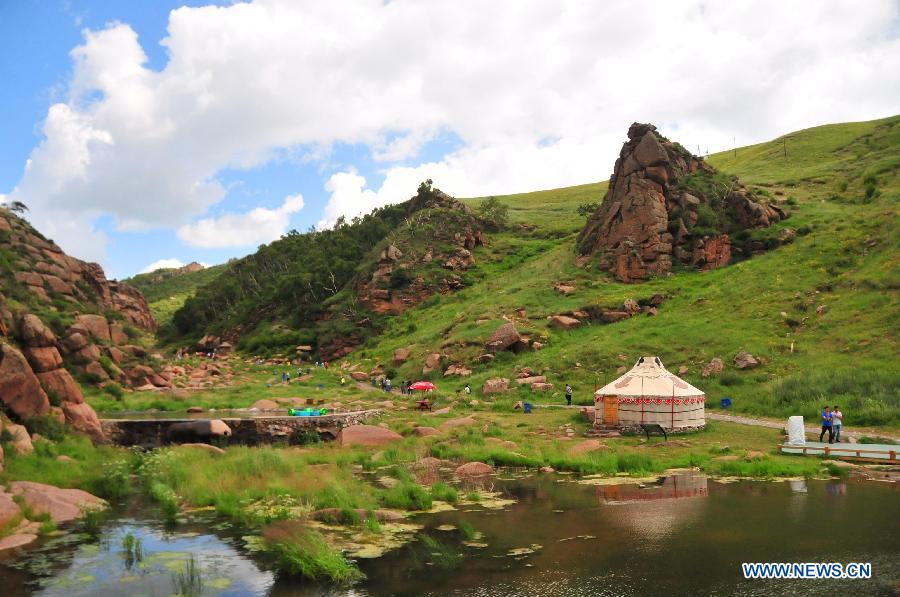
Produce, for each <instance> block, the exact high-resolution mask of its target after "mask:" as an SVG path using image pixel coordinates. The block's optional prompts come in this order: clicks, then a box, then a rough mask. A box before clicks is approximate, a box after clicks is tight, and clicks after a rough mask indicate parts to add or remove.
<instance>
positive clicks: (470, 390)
mask: <svg viewBox="0 0 900 597" xmlns="http://www.w3.org/2000/svg"><path fill="white" fill-rule="evenodd" d="M465 392H466V396H471V395H472V386H470V385H469V384H466V390H465Z"/></svg>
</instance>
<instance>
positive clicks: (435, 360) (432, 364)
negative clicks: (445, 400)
mask: <svg viewBox="0 0 900 597" xmlns="http://www.w3.org/2000/svg"><path fill="white" fill-rule="evenodd" d="M443 358H444V355H442V354H441V353H439V352H433V353H431V354H429V355H428V356H426V357H425V366H424V367H422V375H428V374H429V373H431V372H433V371H436V370H437V369H438V367H440V366H441V360H442V359H443Z"/></svg>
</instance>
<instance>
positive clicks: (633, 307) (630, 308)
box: [622, 299, 641, 315]
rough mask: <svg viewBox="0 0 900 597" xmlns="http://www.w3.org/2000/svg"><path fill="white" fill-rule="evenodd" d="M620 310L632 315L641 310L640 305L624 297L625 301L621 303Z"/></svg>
mask: <svg viewBox="0 0 900 597" xmlns="http://www.w3.org/2000/svg"><path fill="white" fill-rule="evenodd" d="M622 310H623V311H625V312H626V313H630V314H632V315H634V314H635V313H640V312H641V306H640V305H638V304H637V301H636V300H634V299H625V302H624V303H623V304H622Z"/></svg>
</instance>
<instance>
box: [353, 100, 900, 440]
mask: <svg viewBox="0 0 900 597" xmlns="http://www.w3.org/2000/svg"><path fill="white" fill-rule="evenodd" d="M787 137H789V141H788V143H789V145H788V157H787V158H784V154H783V148H782V142H781V141H780V140H774V141H772V142H769V143H764V144H760V145H757V146H753V147H748V148H742V149H739V150H737V152H736V157H735V153H734V152H727V153H723V154H719V155H715V156H712V157H711V158H710V160H709V161H710V163H712V164H713V165H714V166H715V167H717V168H718V169H719V170H721V171H723V172H726V173H728V174H735V175H738V176H740V177H741V179H742V180H744V182H745V183H746V184H748V185H755V186H756V187H758V188H759V190H760V192H762V193H764V194H765V195H767V196H769V197H771V198H772V200H773V201H777V202H778V203H779V204H780V205H781V206H782V207H783V209H785V210H786V212H787V214H788V219H786V220H784V221H782V222H779V223H777V224H776V225H774V226H772V227H771V228H770V229H767V230H768V231H769V232H768V233H769V234H772V235H778V234H779V233H780V232H781V231H782V230H783V229H786V228H791V229H792V230H793V231H795V232H796V239H795V241H794V242H793V243H792V244H789V245H787V246H784V247H781V248H778V249H776V250H774V251H771V252H769V253H766V254H763V255H759V256H756V257H754V258H753V259H750V260H748V261H744V262H741V263H739V264H736V265H732V266H729V267H725V268H722V269H719V270H715V271H710V272H692V271H684V272H678V273H676V274H674V275H671V276H668V277H659V278H652V279H651V280H649V281H648V282H646V283H643V284H639V285H625V284H620V283H616V282H615V281H614V280H612V279H611V278H610V277H609V276H608V275H607V274H605V273H603V272H601V271H599V270H598V269H596V267H595V266H588V268H579V267H577V266H576V265H575V234H574V232H575V231H577V230H578V229H579V228H580V227H581V225H582V224H583V220H581V219H580V218H579V217H578V216H577V215H576V211H577V208H578V206H579V205H581V204H582V203H585V202H586V201H595V202H596V201H599V200H600V198H601V197H602V193H603V191H604V187H605V185H604V184H602V183H601V184H598V185H583V186H581V187H574V188H571V189H559V190H556V191H541V192H539V193H533V194H524V195H516V196H510V197H501V198H500V199H501V200H502V201H504V202H507V203H509V204H510V206H511V215H512V218H513V220H514V221H516V222H519V223H523V224H526V223H527V224H528V226H529V230H528V232H527V233H523V232H522V231H516V232H507V233H503V234H496V235H494V236H493V237H492V242H491V245H490V246H489V247H486V248H482V249H479V250H478V251H476V252H475V257H476V259H477V262H478V264H479V265H478V266H476V269H477V270H479V271H478V276H479V277H480V278H481V281H480V282H478V283H477V284H475V285H473V286H472V287H471V288H467V289H465V290H463V291H461V292H458V293H456V294H452V295H446V296H434V297H432V298H431V299H429V300H428V301H426V303H425V304H423V305H422V306H421V307H419V308H418V309H416V310H415V311H412V312H407V313H405V314H403V315H402V316H399V317H396V318H394V320H393V321H392V322H391V324H390V325H389V326H388V328H387V330H386V333H384V334H383V335H381V336H379V337H377V338H372V339H370V340H369V341H368V343H367V344H366V345H365V346H364V347H363V349H362V350H359V351H357V352H356V353H354V354H353V355H352V358H351V359H350V360H352V361H359V362H361V363H362V364H363V365H364V366H375V365H377V364H383V365H385V366H387V367H389V368H391V369H393V370H389V371H388V373H391V374H393V375H395V376H398V377H399V378H402V379H417V378H419V377H422V366H423V363H424V361H425V359H426V357H427V355H429V354H440V355H441V359H442V361H443V366H442V367H441V369H439V370H438V371H437V372H436V373H434V374H432V377H435V378H439V377H441V375H440V371H441V370H445V369H446V368H447V367H448V366H450V365H454V364H463V365H465V367H466V368H468V369H471V371H472V374H471V376H470V377H467V378H465V379H463V378H455V377H448V378H447V380H445V381H443V382H442V383H441V382H439V385H440V386H441V388H442V389H445V390H449V391H457V390H459V389H460V388H462V386H463V384H464V383H465V382H466V381H468V382H470V383H471V384H472V385H473V387H477V386H480V385H481V384H482V383H483V382H484V381H485V380H487V379H488V378H493V377H504V378H514V377H515V375H516V371H517V370H519V369H521V368H522V367H529V368H531V369H533V370H534V371H535V372H536V373H544V374H546V376H547V378H548V381H549V382H551V383H554V384H555V385H556V393H555V395H554V394H553V393H549V394H547V393H545V394H532V392H531V391H530V390H529V389H528V388H527V386H523V389H520V390H518V391H517V393H516V394H515V396H516V397H519V398H525V397H526V396H527V397H529V398H530V399H532V400H538V401H541V400H555V401H560V400H561V395H560V394H559V388H560V387H561V386H562V385H564V384H565V383H567V382H568V383H571V384H573V385H574V386H575V388H576V397H579V398H580V399H581V400H582V401H589V400H590V395H591V392H592V390H593V388H594V387H595V386H596V384H598V383H601V384H602V383H603V382H604V380H605V381H608V380H610V379H613V378H614V377H615V375H616V373H617V371H618V370H620V369H621V368H622V367H627V366H630V365H631V364H632V362H633V361H634V360H635V359H636V358H637V357H638V356H640V355H642V354H656V355H659V356H660V357H661V358H662V359H663V361H664V362H665V363H666V364H667V366H668V367H669V368H670V369H671V370H678V368H679V367H682V366H683V367H686V368H687V372H686V373H685V377H686V378H687V379H688V380H689V381H691V382H692V383H695V384H696V385H698V386H699V387H701V388H704V389H705V390H706V391H707V392H708V393H709V398H710V399H709V404H710V405H711V406H714V405H715V404H717V403H718V401H719V399H720V398H722V397H724V396H729V397H732V398H733V401H734V404H735V409H736V410H738V411H744V412H750V413H758V414H767V415H773V416H784V415H787V414H795V413H804V414H807V415H808V416H811V415H812V414H813V413H814V412H815V410H816V409H817V408H819V407H821V405H822V404H823V403H824V402H825V401H827V402H829V403H834V402H839V403H840V404H841V406H843V407H844V410H845V412H848V411H849V412H851V413H852V415H849V416H848V420H849V421H850V422H851V423H858V424H862V423H871V424H889V425H894V426H896V425H898V424H900V398H898V396H900V371H898V366H897V360H896V355H897V353H898V350H897V349H898V344H897V327H898V326H897V323H896V322H897V316H898V313H900V309H898V290H900V251H898V242H900V241H898V238H900V230H898V228H900V225H898V219H897V215H898V214H897V211H898V200H900V184H898V180H897V176H898V167H900V118H898V117H892V118H887V119H883V120H879V121H873V122H868V123H852V124H842V125H829V126H824V127H818V128H814V129H809V130H806V131H799V132H797V133H792V134H791V135H788V136H787ZM480 201H483V199H474V200H472V202H473V203H476V204H477V203H478V202H480ZM567 212H568V214H569V215H568V216H567V215H566V214H567ZM472 275H475V273H474V272H473V274H472ZM561 282H562V283H565V285H566V286H569V287H574V291H571V292H570V293H569V294H562V293H561V292H559V291H558V290H555V289H554V286H556V285H558V284H559V283H561ZM657 294H659V295H661V296H663V297H666V298H665V300H664V302H663V304H662V305H660V306H659V307H658V309H657V313H656V316H655V317H645V316H638V317H630V318H628V319H627V320H624V321H621V322H619V323H614V324H610V325H604V324H602V323H601V320H599V319H597V318H595V317H590V314H591V312H594V313H597V312H601V313H602V312H604V310H621V309H622V308H623V304H624V303H625V301H626V299H629V298H631V299H635V300H641V299H645V300H647V299H650V298H651V297H653V296H654V295H657ZM578 312H584V313H586V314H588V316H589V317H588V318H587V322H588V323H585V322H583V324H582V325H581V326H580V327H577V328H575V329H572V330H563V329H559V328H557V327H554V326H551V325H550V323H549V322H548V319H547V318H548V317H550V316H554V315H559V314H564V313H569V314H574V313H578ZM505 322H512V323H513V324H514V325H515V326H516V327H517V328H518V330H519V331H520V332H521V333H522V334H524V335H526V336H529V337H530V338H531V339H532V340H534V339H537V340H538V341H539V344H541V349H540V350H539V351H534V350H528V351H523V352H517V353H516V352H509V351H504V352H502V353H497V354H495V355H494V359H493V360H487V362H483V361H482V360H480V358H479V357H481V355H482V354H483V353H484V349H483V345H484V344H485V343H486V342H487V341H488V340H489V338H490V336H491V334H492V333H493V332H494V331H495V329H496V328H498V326H500V325H501V324H503V323H505ZM396 348H408V349H409V350H410V351H411V355H412V356H411V357H410V359H409V360H408V361H406V362H405V363H403V364H401V365H398V366H394V367H391V363H392V360H393V351H394V350H395V349H396ZM742 350H746V351H749V352H750V353H752V354H753V355H755V356H756V357H757V358H758V359H759V360H760V361H761V365H760V366H758V367H756V368H753V369H744V370H742V369H738V368H736V366H735V365H734V364H733V363H732V359H733V357H734V356H735V355H736V354H737V353H738V352H739V351H742ZM714 358H721V359H722V360H723V361H724V364H725V367H724V371H723V372H722V373H721V374H713V375H712V376H711V377H709V378H704V377H703V376H702V373H701V372H702V370H703V368H704V367H705V366H706V365H708V364H709V362H710V361H711V360H712V359H714ZM432 360H433V359H432ZM448 380H449V381H448ZM513 385H514V384H513Z"/></svg>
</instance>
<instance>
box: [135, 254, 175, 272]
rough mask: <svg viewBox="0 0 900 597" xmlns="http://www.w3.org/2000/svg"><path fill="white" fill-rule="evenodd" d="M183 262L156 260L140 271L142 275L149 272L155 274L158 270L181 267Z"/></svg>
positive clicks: (173, 259)
mask: <svg viewBox="0 0 900 597" xmlns="http://www.w3.org/2000/svg"><path fill="white" fill-rule="evenodd" d="M183 266H184V261H182V260H181V259H175V258H174V257H173V258H172V259H158V260H156V261H154V262H153V263H151V264H150V265H148V266H147V267H145V268H144V269H142V270H141V272H140V273H142V274H149V273H150V272H155V271H156V270H158V269H174V268H176V267H183Z"/></svg>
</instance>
